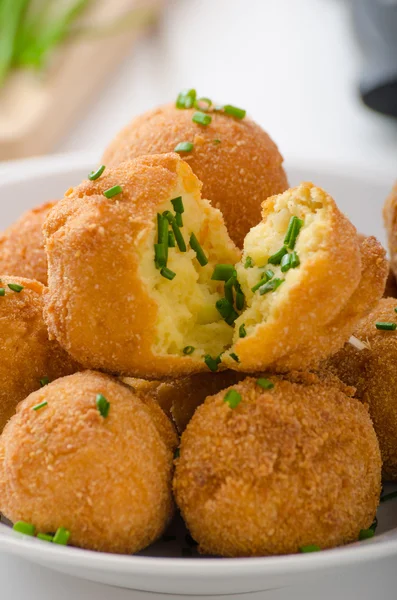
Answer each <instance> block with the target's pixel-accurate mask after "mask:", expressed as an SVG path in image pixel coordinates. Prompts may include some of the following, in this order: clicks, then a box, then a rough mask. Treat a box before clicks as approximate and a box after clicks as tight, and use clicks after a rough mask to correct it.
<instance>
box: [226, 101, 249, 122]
mask: <svg viewBox="0 0 397 600" xmlns="http://www.w3.org/2000/svg"><path fill="white" fill-rule="evenodd" d="M223 110H224V111H225V113H226V114H227V115H230V116H231V117H235V118H236V119H244V117H245V115H246V114H247V111H246V110H244V109H243V108H237V106H232V105H231V104H225V106H224V107H223Z"/></svg>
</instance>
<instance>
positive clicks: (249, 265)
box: [244, 256, 254, 269]
mask: <svg viewBox="0 0 397 600" xmlns="http://www.w3.org/2000/svg"><path fill="white" fill-rule="evenodd" d="M253 266H254V261H253V260H252V258H251V257H250V256H247V258H246V259H245V263H244V269H251V268H252V267H253Z"/></svg>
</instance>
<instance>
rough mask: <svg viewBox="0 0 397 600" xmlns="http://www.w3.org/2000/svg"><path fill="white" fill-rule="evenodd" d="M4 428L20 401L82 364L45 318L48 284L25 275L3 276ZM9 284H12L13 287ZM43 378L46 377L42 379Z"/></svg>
mask: <svg viewBox="0 0 397 600" xmlns="http://www.w3.org/2000/svg"><path fill="white" fill-rule="evenodd" d="M0 280H1V283H0V289H1V292H0V293H1V294H4V295H0V325H1V336H0V352H1V361H0V381H1V387H0V431H2V429H3V427H4V425H5V424H6V422H7V421H8V419H9V418H10V417H11V415H13V414H14V412H15V409H16V406H17V404H18V402H20V401H21V400H23V399H24V398H26V396H27V395H28V394H30V393H31V392H33V391H35V390H37V389H38V388H39V387H40V385H42V384H44V383H45V382H46V381H47V380H50V381H51V380H53V379H56V378H57V377H62V376H63V375H69V374H70V373H74V372H75V371H77V369H78V368H79V367H78V365H77V363H75V361H74V360H73V359H72V358H71V357H69V356H68V355H67V354H66V352H64V350H62V348H61V347H60V346H59V345H58V343H57V342H56V341H51V342H50V341H49V339H48V334H47V328H46V326H45V323H44V319H43V291H44V286H43V285H42V284H41V283H39V282H38V281H30V280H29V279H23V278H21V277H8V276H1V277H0ZM9 286H11V288H13V289H11V288H10V287H9ZM41 380H42V381H41Z"/></svg>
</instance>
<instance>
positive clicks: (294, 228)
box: [284, 217, 303, 250]
mask: <svg viewBox="0 0 397 600" xmlns="http://www.w3.org/2000/svg"><path fill="white" fill-rule="evenodd" d="M291 222H292V224H291ZM290 225H291V230H290V231H289V229H290V227H289V226H288V231H287V235H286V236H285V238H287V237H288V236H289V239H288V242H285V241H284V243H285V244H286V245H287V246H288V248H289V249H290V250H293V249H294V248H295V243H296V240H297V238H298V235H299V232H300V230H301V227H302V225H303V221H302V220H301V219H298V217H291V219H290ZM288 232H289V233H288Z"/></svg>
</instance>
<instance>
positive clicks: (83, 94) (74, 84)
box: [0, 0, 164, 160]
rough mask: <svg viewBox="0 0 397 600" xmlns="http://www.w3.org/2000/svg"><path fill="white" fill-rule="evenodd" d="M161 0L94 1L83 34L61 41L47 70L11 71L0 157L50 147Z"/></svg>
mask: <svg viewBox="0 0 397 600" xmlns="http://www.w3.org/2000/svg"><path fill="white" fill-rule="evenodd" d="M163 2H164V0H96V1H95V2H94V3H93V6H92V7H90V8H89V9H87V13H86V14H85V16H84V23H83V25H84V24H85V27H86V29H87V33H86V34H83V35H80V36H78V37H75V38H73V40H71V41H69V42H67V41H66V42H65V43H64V44H63V45H62V46H60V47H59V49H57V50H56V51H55V53H54V55H53V56H52V57H51V64H50V65H48V67H47V69H46V70H45V72H41V73H35V72H33V71H30V70H20V71H14V72H12V73H11V74H10V76H9V77H8V79H7V80H6V83H5V85H4V87H3V88H2V89H1V90H0V160H7V159H15V158H22V157H26V156H32V155H37V154H43V153H46V152H48V151H49V150H50V149H51V148H52V147H53V146H54V145H55V144H56V142H57V141H58V140H59V139H60V138H61V137H62V135H64V134H65V133H66V132H67V131H68V128H69V127H70V126H71V124H72V123H73V121H74V120H75V119H76V118H77V116H78V114H79V113H81V112H83V110H84V109H87V107H88V106H89V105H90V103H91V102H94V101H95V97H96V96H97V95H98V94H99V93H100V89H101V88H102V87H103V86H104V85H105V83H106V81H107V80H108V78H109V76H110V74H111V72H112V71H113V70H114V69H115V68H116V66H117V64H118V63H119V62H120V61H121V60H122V59H123V57H124V56H125V54H126V53H127V52H129V51H130V49H131V46H132V44H133V43H134V42H135V41H136V40H137V38H138V37H139V35H140V34H141V33H142V31H144V29H145V28H146V27H147V26H148V25H149V24H151V23H153V21H154V19H155V17H156V15H157V14H158V12H159V10H160V8H161V6H162V4H163ZM124 17H125V18H124ZM120 21H122V22H123V24H122V25H121V26H120ZM116 22H118V23H119V24H118V26H115V27H114V28H113V29H114V30H115V31H112V24H114V23H116Z"/></svg>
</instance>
